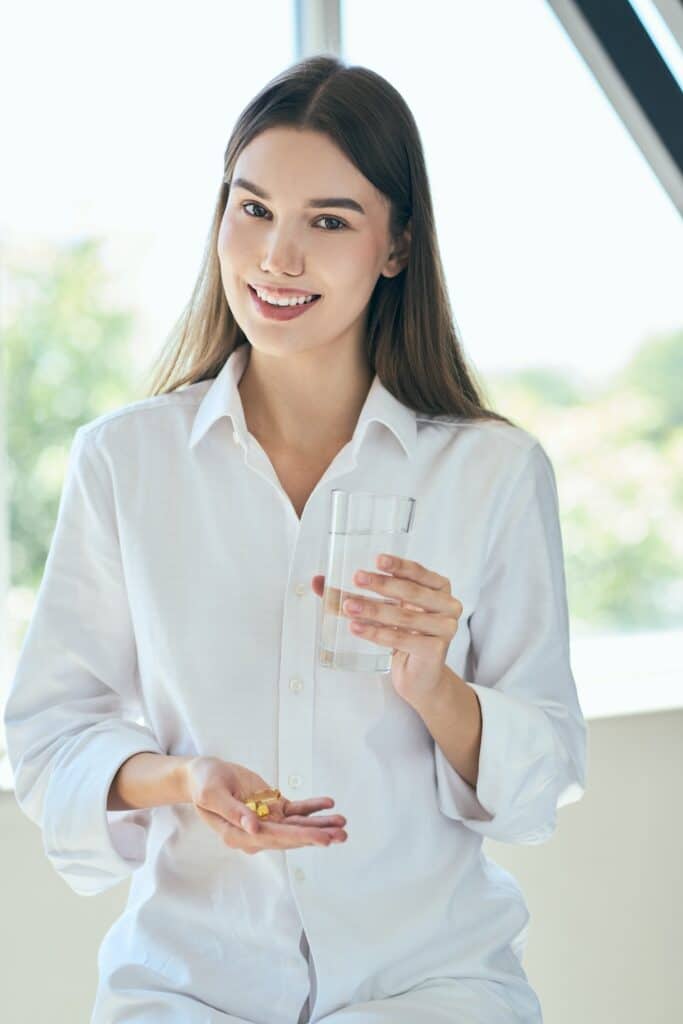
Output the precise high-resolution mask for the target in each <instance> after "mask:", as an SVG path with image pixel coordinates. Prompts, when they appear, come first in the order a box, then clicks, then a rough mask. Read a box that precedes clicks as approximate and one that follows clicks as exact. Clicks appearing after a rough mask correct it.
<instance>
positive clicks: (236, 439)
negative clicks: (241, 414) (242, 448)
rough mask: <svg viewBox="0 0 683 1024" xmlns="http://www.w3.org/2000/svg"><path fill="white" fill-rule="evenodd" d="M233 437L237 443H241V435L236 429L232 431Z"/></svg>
mask: <svg viewBox="0 0 683 1024" xmlns="http://www.w3.org/2000/svg"><path fill="white" fill-rule="evenodd" d="M232 439H233V441H234V442H235V444H239V443H240V436H239V434H238V433H237V431H236V430H233V432H232Z"/></svg>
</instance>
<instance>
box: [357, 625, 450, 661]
mask: <svg viewBox="0 0 683 1024" xmlns="http://www.w3.org/2000/svg"><path fill="white" fill-rule="evenodd" d="M349 628H350V630H351V632H352V633H353V634H354V635H357V636H362V638H363V640H370V641H371V643H375V644H381V646H382V647H391V648H393V650H395V651H404V652H405V653H406V654H415V655H418V656H419V657H421V658H428V657H431V656H432V655H433V653H434V644H435V643H437V644H440V645H441V651H443V647H444V642H443V641H441V640H440V639H438V638H435V637H433V636H425V635H424V634H422V633H411V632H409V630H407V629H396V628H394V627H392V626H373V625H371V624H366V623H360V622H359V623H355V622H352V623H350V624H349Z"/></svg>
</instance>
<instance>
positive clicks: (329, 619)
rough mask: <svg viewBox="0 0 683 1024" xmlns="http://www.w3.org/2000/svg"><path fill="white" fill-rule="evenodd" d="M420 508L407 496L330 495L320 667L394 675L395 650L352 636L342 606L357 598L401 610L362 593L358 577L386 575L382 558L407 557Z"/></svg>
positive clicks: (388, 600) (374, 593) (338, 492)
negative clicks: (362, 572)
mask: <svg viewBox="0 0 683 1024" xmlns="http://www.w3.org/2000/svg"><path fill="white" fill-rule="evenodd" d="M415 505H416V500H415V498H409V497H407V496H405V495H402V494H373V493H371V492H369V491H342V490H339V489H337V488H335V489H334V490H333V491H332V492H331V496H330V513H329V535H328V544H327V555H326V568H325V589H324V591H323V596H322V613H321V616H320V620H319V628H318V641H317V647H318V661H319V663H320V664H321V665H324V666H325V668H333V669H343V670H344V671H346V672H390V671H391V658H392V651H393V648H392V647H384V646H380V645H378V644H377V643H376V642H373V641H370V640H365V639H363V637H362V636H357V635H356V634H355V633H352V632H351V631H350V629H349V623H350V622H351V621H352V620H351V619H350V618H349V616H348V615H347V614H346V613H345V612H344V611H343V607H342V605H343V602H344V601H345V600H346V598H347V597H351V596H353V595H354V594H355V595H358V596H360V597H362V598H364V599H365V600H371V601H376V602H378V603H387V604H400V601H399V600H398V599H397V598H389V597H382V595H381V594H379V593H378V592H377V591H374V590H369V589H368V588H366V587H359V586H358V585H357V584H355V583H354V582H353V577H354V575H355V573H356V572H357V571H358V570H359V569H365V570H366V571H370V572H373V573H378V574H380V575H381V574H382V570H381V569H380V568H379V566H378V565H377V556H378V555H381V554H383V553H386V554H390V555H397V556H398V557H399V558H405V557H406V552H407V548H408V539H409V534H410V530H411V528H412V525H413V520H414V517H415ZM361 621H363V620H362V619H361ZM368 621H370V619H369V618H368Z"/></svg>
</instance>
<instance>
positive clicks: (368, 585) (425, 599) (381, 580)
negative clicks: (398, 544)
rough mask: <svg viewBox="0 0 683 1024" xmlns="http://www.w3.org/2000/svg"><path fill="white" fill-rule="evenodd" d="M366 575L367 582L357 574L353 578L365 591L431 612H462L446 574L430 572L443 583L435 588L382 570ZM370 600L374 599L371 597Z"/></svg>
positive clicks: (455, 614) (456, 613) (456, 614)
mask: <svg viewBox="0 0 683 1024" xmlns="http://www.w3.org/2000/svg"><path fill="white" fill-rule="evenodd" d="M364 571H365V570H364ZM427 572H428V570H426V569H425V573H427ZM365 575H366V577H367V582H365V583H361V581H360V580H359V579H358V577H357V574H356V575H354V579H353V582H354V583H357V585H358V587H359V588H362V590H363V591H364V592H367V591H369V590H370V591H376V592H377V593H378V594H383V595H385V597H386V598H387V599H392V598H393V599H394V600H397V601H402V602H403V603H404V604H412V605H416V606H417V607H419V608H424V609H425V610H426V611H429V612H440V613H441V614H443V615H453V616H456V617H457V616H459V615H460V614H461V613H462V602H461V601H459V600H458V598H457V597H453V595H452V594H451V585H450V581H449V580H447V579H446V578H445V577H444V576H438V575H437V574H436V573H433V574H430V575H434V576H436V578H437V579H439V580H441V581H442V583H443V586H442V587H441V588H440V589H434V588H433V587H430V586H428V585H426V584H423V583H421V582H416V581H415V580H413V579H409V578H407V577H397V576H393V575H388V576H387V575H385V574H384V573H381V572H367V571H365ZM354 596H358V595H354ZM370 600H372V599H371V598H370ZM379 603H382V602H379ZM384 603H387V602H384Z"/></svg>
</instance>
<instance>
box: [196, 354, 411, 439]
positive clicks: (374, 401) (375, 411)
mask: <svg viewBox="0 0 683 1024" xmlns="http://www.w3.org/2000/svg"><path fill="white" fill-rule="evenodd" d="M249 349H250V346H249V345H248V344H246V343H243V344H242V345H238V346H237V348H235V349H234V350H233V351H232V352H231V353H230V355H229V356H228V358H227V359H226V361H225V363H224V365H223V368H222V369H221V371H220V373H219V374H218V376H217V377H215V378H214V380H213V382H212V383H211V386H210V387H209V389H208V390H207V392H206V394H205V395H204V397H203V399H202V400H201V402H200V404H199V407H198V409H197V412H196V415H195V417H194V422H193V424H192V431H191V433H190V441H189V445H190V448H193V447H194V446H195V444H197V443H198V442H199V441H200V440H201V439H202V438H203V437H204V435H205V434H206V432H207V431H208V430H209V429H210V428H211V427H212V426H213V424H214V423H215V422H216V421H217V420H219V419H221V418H223V417H229V418H230V419H231V420H232V429H233V430H234V431H235V433H236V439H237V440H238V441H240V442H241V443H242V444H243V445H244V446H245V447H246V445H247V440H248V430H247V423H246V420H245V417H244V409H243V406H242V398H241V395H240V393H239V389H238V387H237V385H238V384H239V381H240V378H241V377H242V374H243V373H244V370H245V369H246V365H247V361H248V358H249ZM373 421H376V422H377V423H382V424H384V426H385V427H387V428H388V429H389V430H390V431H392V433H393V434H394V436H395V437H396V438H397V439H398V441H399V442H400V443H401V445H402V447H403V450H404V451H405V453H406V455H407V456H408V458H411V457H412V455H413V453H414V451H415V444H416V440H417V420H416V416H415V411H414V410H413V409H410V408H409V407H408V406H406V405H404V404H403V403H402V402H400V401H399V400H398V399H397V398H395V397H394V396H393V395H392V394H391V392H389V391H387V389H386V388H385V387H384V385H383V384H382V382H381V381H380V379H379V377H378V376H377V374H375V376H374V378H373V381H372V384H371V385H370V390H369V391H368V394H367V397H366V399H365V402H364V404H363V408H362V409H361V412H360V415H359V417H358V422H357V424H356V429H355V430H354V433H353V450H354V454H356V453H357V451H358V448H359V446H360V444H361V442H362V441H363V438H364V436H365V432H366V430H367V428H368V426H369V425H370V423H372V422H373Z"/></svg>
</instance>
